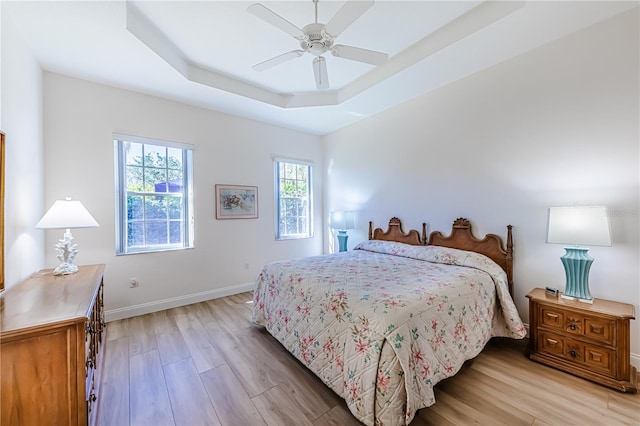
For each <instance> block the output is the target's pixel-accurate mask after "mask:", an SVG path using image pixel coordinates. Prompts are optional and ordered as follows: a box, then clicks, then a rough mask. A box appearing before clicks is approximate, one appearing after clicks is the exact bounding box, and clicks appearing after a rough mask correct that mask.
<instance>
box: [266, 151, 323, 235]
mask: <svg viewBox="0 0 640 426" xmlns="http://www.w3.org/2000/svg"><path fill="white" fill-rule="evenodd" d="M272 159H273V179H274V185H275V186H274V188H273V189H274V198H275V203H274V204H275V210H274V230H275V235H274V236H275V239H276V241H288V240H302V239H306V238H313V236H314V222H315V221H314V217H313V204H314V203H313V200H314V196H313V176H312V175H313V170H314V166H315V163H314V162H313V161H310V160H303V159H296V158H287V157H280V156H272ZM280 162H282V163H289V164H299V165H301V166H307V167H309V173H308V180H309V233H308V234H306V235H304V236H284V237H283V236H281V235H280V189H279V188H280V181H279V179H278V175H279V170H278V164H279V163H280Z"/></svg>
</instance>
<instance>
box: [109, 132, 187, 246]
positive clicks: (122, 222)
mask: <svg viewBox="0 0 640 426" xmlns="http://www.w3.org/2000/svg"><path fill="white" fill-rule="evenodd" d="M112 140H113V145H114V165H115V167H114V171H115V198H116V199H115V201H116V202H115V210H116V211H115V218H116V223H115V233H116V239H115V242H116V247H115V248H116V255H118V256H120V255H129V254H140V253H155V252H163V251H172V250H184V249H189V248H193V247H194V215H193V211H194V210H193V145H189V144H184V143H179V142H173V141H166V140H161V139H155V138H148V137H141V136H132V135H125V134H118V133H113V134H112ZM125 142H131V143H138V144H143V145H150V146H154V147H163V148H175V149H180V150H182V182H183V185H182V188H183V191H182V198H183V208H182V216H183V218H184V220H183V224H182V225H183V226H182V229H181V234H182V235H183V239H182V241H181V242H180V243H167V244H149V245H147V244H145V245H143V246H136V247H129V246H128V244H127V242H128V238H127V237H128V232H127V231H128V217H127V211H128V205H127V195H128V194H129V191H128V190H127V188H126V182H127V179H126V174H127V159H126V152H125V149H124V144H125ZM167 170H170V169H168V168H167ZM168 191H169V188H167V192H166V193H163V194H166V195H169V194H171V193H170V192H168ZM136 194H150V193H149V192H146V191H143V192H136ZM169 220H170V219H167V221H169Z"/></svg>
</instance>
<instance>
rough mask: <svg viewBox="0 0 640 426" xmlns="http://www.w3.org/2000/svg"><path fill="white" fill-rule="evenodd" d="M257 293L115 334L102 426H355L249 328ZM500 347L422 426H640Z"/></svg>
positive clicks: (597, 393)
mask: <svg viewBox="0 0 640 426" xmlns="http://www.w3.org/2000/svg"><path fill="white" fill-rule="evenodd" d="M251 307H252V305H251V293H242V294H239V295H234V296H229V297H225V298H222V299H216V300H210V301H207V302H201V303H197V304H193V305H189V306H185V307H180V308H175V309H169V310H166V311H162V312H156V313H153V314H148V315H143V316H139V317H135V318H129V319H125V320H120V321H114V322H110V323H109V324H108V325H107V334H106V340H107V341H106V345H105V346H104V348H105V349H104V354H103V356H105V360H104V361H105V363H104V366H105V368H104V371H103V372H102V387H101V390H100V399H99V401H98V408H97V409H98V413H97V414H98V419H99V425H101V426H126V425H141V426H159V425H188V426H191V425H225V426H240V425H248V426H253V425H278V426H279V425H315V426H320V425H322V426H324V425H341V426H342V425H358V424H360V423H359V422H358V421H357V420H356V419H355V418H354V417H352V416H351V414H350V412H349V410H348V409H347V407H346V405H345V403H344V402H343V401H342V400H341V399H340V398H338V397H337V396H336V395H335V394H334V393H333V392H332V391H331V390H329V389H328V388H327V387H326V386H325V385H324V384H323V383H322V382H321V381H320V380H319V379H317V378H316V377H315V376H314V375H313V374H311V373H310V372H309V371H308V370H306V368H305V367H304V366H303V365H302V364H300V363H299V362H297V361H296V360H295V358H293V357H292V356H291V355H290V354H289V353H288V352H287V351H285V350H284V348H283V347H282V346H280V344H279V343H278V342H277V341H276V340H275V339H273V338H272V337H271V336H270V335H269V334H268V333H266V332H265V331H263V330H262V329H261V328H258V327H255V326H253V325H252V323H251ZM524 345H525V342H524V341H514V340H509V339H500V340H495V341H492V342H490V343H489V345H488V346H487V347H486V348H485V349H484V350H483V352H482V353H481V354H480V355H479V356H478V357H477V358H476V359H475V360H474V362H473V363H472V364H471V365H470V366H468V367H465V368H464V369H463V370H462V371H461V372H459V373H458V374H457V375H456V376H455V377H453V378H450V379H447V380H445V381H444V382H441V383H440V384H438V386H437V387H436V404H435V405H433V406H431V407H429V408H425V409H422V410H420V411H419V413H418V415H417V416H416V418H415V419H414V421H413V422H412V423H411V425H412V426H418V425H467V424H481V425H500V424H504V425H537V426H538V425H570V424H575V425H640V394H623V393H619V392H616V391H614V390H609V389H607V388H604V387H602V386H599V385H596V384H594V383H591V382H588V381H586V380H582V379H579V378H577V377H573V376H571V375H568V374H565V373H562V372H559V371H557V370H554V369H552V368H549V367H546V366H543V365H541V364H538V363H535V362H533V361H530V360H529V359H527V358H526V357H525V356H524Z"/></svg>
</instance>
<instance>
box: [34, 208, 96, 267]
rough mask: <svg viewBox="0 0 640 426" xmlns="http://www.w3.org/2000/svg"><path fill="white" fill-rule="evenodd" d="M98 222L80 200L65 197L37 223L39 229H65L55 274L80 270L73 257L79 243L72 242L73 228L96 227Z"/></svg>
mask: <svg viewBox="0 0 640 426" xmlns="http://www.w3.org/2000/svg"><path fill="white" fill-rule="evenodd" d="M98 226H100V225H98V222H96V220H95V219H94V218H93V216H91V214H90V213H89V212H88V211H87V209H86V208H85V207H84V206H83V205H82V203H81V202H80V201H76V200H71V198H68V197H67V198H65V199H64V200H57V201H56V202H55V203H53V205H52V206H51V208H50V209H49V210H48V211H47V213H45V215H44V216H43V217H42V219H40V222H38V223H37V224H36V228H39V229H65V230H66V231H65V233H64V236H63V237H62V239H60V240H58V244H56V250H57V251H58V260H59V261H60V265H58V267H57V268H56V269H55V270H54V271H53V274H54V275H68V274H75V273H76V272H78V267H77V266H76V265H74V264H73V259H74V258H75V257H76V255H77V254H78V245H77V244H72V241H73V236H71V228H95V227H98Z"/></svg>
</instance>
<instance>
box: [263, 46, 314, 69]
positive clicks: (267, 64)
mask: <svg viewBox="0 0 640 426" xmlns="http://www.w3.org/2000/svg"><path fill="white" fill-rule="evenodd" d="M303 54H304V50H292V51H291V52H287V53H283V54H282V55H278V56H275V57H273V58H271V59H267V60H266V61H264V62H260V63H259V64H255V65H254V66H252V67H251V68H253V69H254V70H256V71H264V70H266V69H269V68H271V67H275V66H276V65H280V64H281V63H283V62H287V61H289V60H291V59H294V58H299V57H300V56H302V55H303Z"/></svg>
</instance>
